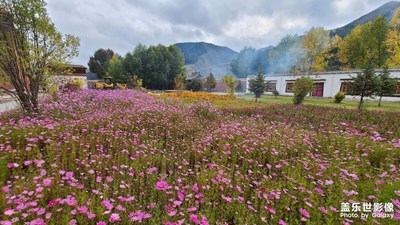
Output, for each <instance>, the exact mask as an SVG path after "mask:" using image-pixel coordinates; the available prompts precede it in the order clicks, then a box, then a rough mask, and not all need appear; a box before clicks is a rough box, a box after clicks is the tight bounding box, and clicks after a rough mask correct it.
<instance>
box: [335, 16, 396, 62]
mask: <svg viewBox="0 0 400 225" xmlns="http://www.w3.org/2000/svg"><path fill="white" fill-rule="evenodd" d="M388 31H389V28H388V24H387V22H386V20H385V17H383V16H379V17H377V18H376V19H375V20H373V21H371V22H368V23H366V24H364V25H360V26H357V27H356V28H354V29H353V30H352V32H351V33H350V34H349V35H347V36H346V37H345V38H344V40H343V42H342V43H341V44H340V47H339V49H340V51H339V55H340V56H339V57H340V60H341V62H342V63H344V64H346V65H347V67H348V68H358V69H360V68H361V69H362V68H367V67H371V68H381V67H382V66H384V65H385V64H386V61H387V59H388V56H389V55H388V46H387V43H386V40H387V37H388Z"/></svg>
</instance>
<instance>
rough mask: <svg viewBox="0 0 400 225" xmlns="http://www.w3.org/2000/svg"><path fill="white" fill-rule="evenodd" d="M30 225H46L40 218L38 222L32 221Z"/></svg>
mask: <svg viewBox="0 0 400 225" xmlns="http://www.w3.org/2000/svg"><path fill="white" fill-rule="evenodd" d="M29 225H46V223H45V222H44V220H43V219H42V218H38V219H36V220H32V221H31V222H30V223H29Z"/></svg>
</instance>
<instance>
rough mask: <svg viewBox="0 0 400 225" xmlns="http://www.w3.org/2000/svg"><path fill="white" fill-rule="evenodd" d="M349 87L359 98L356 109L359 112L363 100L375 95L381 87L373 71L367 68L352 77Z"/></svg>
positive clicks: (369, 67)
mask: <svg viewBox="0 0 400 225" xmlns="http://www.w3.org/2000/svg"><path fill="white" fill-rule="evenodd" d="M349 86H350V88H351V90H352V91H353V92H354V93H357V94H359V95H360V96H361V98H360V102H359V104H358V109H359V110H361V109H362V108H363V106H364V98H365V97H372V96H373V95H374V94H376V93H377V92H378V91H379V89H380V87H381V82H380V80H379V78H378V76H377V75H376V73H375V70H374V69H373V68H372V67H371V66H368V67H366V68H365V69H363V70H362V71H361V72H360V73H358V74H357V76H356V77H353V82H351V83H349Z"/></svg>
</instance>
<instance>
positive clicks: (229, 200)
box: [221, 195, 232, 202]
mask: <svg viewBox="0 0 400 225" xmlns="http://www.w3.org/2000/svg"><path fill="white" fill-rule="evenodd" d="M221 198H222V199H224V200H225V201H227V202H232V198H231V197H227V196H225V195H221Z"/></svg>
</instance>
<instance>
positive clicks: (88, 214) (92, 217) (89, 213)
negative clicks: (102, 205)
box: [87, 212, 96, 220]
mask: <svg viewBox="0 0 400 225" xmlns="http://www.w3.org/2000/svg"><path fill="white" fill-rule="evenodd" d="M87 217H88V219H90V220H91V219H94V218H95V217H96V214H94V213H92V212H88V213H87Z"/></svg>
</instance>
